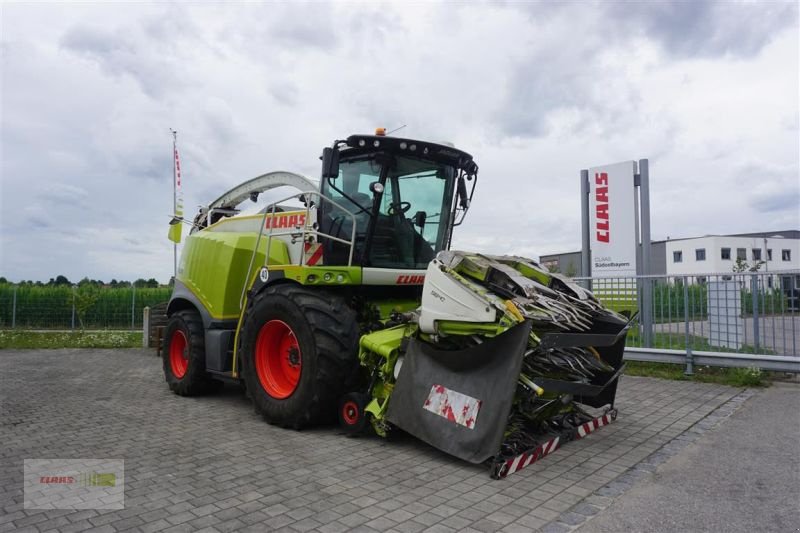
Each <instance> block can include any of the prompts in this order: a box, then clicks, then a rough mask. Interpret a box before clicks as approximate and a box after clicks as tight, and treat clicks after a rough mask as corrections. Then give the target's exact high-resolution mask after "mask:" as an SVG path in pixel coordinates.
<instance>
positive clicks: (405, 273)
mask: <svg viewBox="0 0 800 533" xmlns="http://www.w3.org/2000/svg"><path fill="white" fill-rule="evenodd" d="M361 282H362V283H363V284H364V285H422V284H423V283H424V282H425V272H423V271H422V270H416V269H410V268H373V267H364V268H363V269H361Z"/></svg>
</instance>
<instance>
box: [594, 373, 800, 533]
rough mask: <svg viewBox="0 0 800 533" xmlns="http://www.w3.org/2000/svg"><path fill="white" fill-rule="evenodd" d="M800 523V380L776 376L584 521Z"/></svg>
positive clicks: (624, 526) (668, 525) (644, 526)
mask: <svg viewBox="0 0 800 533" xmlns="http://www.w3.org/2000/svg"><path fill="white" fill-rule="evenodd" d="M619 531H641V532H645V531H658V532H670V531H676V532H677V531H680V532H684V531H715V532H716V531H725V532H736V531H742V532H754V531H775V532H779V531H786V532H792V531H800V386H798V385H796V384H783V383H778V384H775V385H774V386H773V387H771V388H769V389H767V390H765V391H764V392H763V393H761V394H759V395H756V396H755V397H753V398H751V399H750V400H749V401H747V402H746V403H745V404H744V405H743V406H742V407H741V408H740V409H738V410H737V411H736V412H734V413H733V414H732V415H731V416H730V418H728V419H727V420H725V421H724V422H722V423H720V424H719V425H718V426H717V427H716V428H714V429H713V430H711V431H709V432H707V433H706V434H705V435H703V436H702V437H701V438H699V439H698V440H697V441H695V442H694V443H692V444H691V445H689V446H687V448H686V449H685V450H683V451H682V452H681V453H679V454H677V455H675V456H674V457H672V458H671V459H670V460H669V461H667V462H666V463H664V464H663V465H661V466H660V467H659V468H658V469H657V470H656V472H655V473H654V474H653V475H652V476H650V477H649V478H648V479H646V480H644V481H642V482H639V483H637V484H635V485H634V486H633V487H632V488H631V489H630V490H628V491H627V492H626V493H625V494H623V495H622V496H621V497H619V498H618V499H617V500H616V501H615V502H614V503H613V504H612V505H611V506H610V507H608V508H607V509H605V510H604V511H602V512H601V513H599V514H598V516H597V517H596V518H594V519H592V520H591V521H589V522H586V523H585V525H584V526H583V527H581V528H580V532H581V533H595V532H619Z"/></svg>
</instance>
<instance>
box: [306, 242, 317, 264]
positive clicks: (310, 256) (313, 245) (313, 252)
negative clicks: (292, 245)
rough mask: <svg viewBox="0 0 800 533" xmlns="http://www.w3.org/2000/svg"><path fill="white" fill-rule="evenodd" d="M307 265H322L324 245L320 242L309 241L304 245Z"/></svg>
mask: <svg viewBox="0 0 800 533" xmlns="http://www.w3.org/2000/svg"><path fill="white" fill-rule="evenodd" d="M303 252H304V254H305V261H306V265H308V266H315V265H317V266H319V265H322V245H321V244H320V243H318V242H307V243H305V246H304V247H303Z"/></svg>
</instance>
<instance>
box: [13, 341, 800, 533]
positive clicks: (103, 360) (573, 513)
mask: <svg viewBox="0 0 800 533" xmlns="http://www.w3.org/2000/svg"><path fill="white" fill-rule="evenodd" d="M748 395H749V393H748V392H747V391H743V390H741V389H735V388H731V387H725V386H721V385H712V384H702V383H691V382H676V381H666V380H658V379H649V378H636V377H627V376H624V377H623V378H622V381H621V383H620V388H619V392H618V395H617V407H618V409H619V417H618V419H617V420H616V421H615V422H614V423H612V424H610V425H608V426H606V427H602V428H600V429H598V430H597V432H595V433H592V434H590V435H588V436H587V437H586V438H583V439H581V440H578V441H573V442H568V443H566V444H564V445H563V446H562V447H560V448H559V449H558V450H556V451H555V452H554V453H551V454H549V455H547V456H546V457H544V458H543V459H542V460H540V461H538V462H535V463H533V464H531V465H530V466H529V467H527V468H525V469H524V470H521V471H519V472H517V473H515V474H513V475H511V476H509V477H508V478H506V479H504V480H492V479H491V478H490V477H489V473H488V470H487V468H486V467H484V466H481V465H471V464H468V463H465V462H463V461H459V460H456V459H454V458H452V457H450V456H447V455H445V454H443V453H441V452H439V451H437V450H435V449H433V448H431V447H430V446H427V445H425V444H424V443H421V442H419V441H417V440H415V439H412V438H407V439H404V440H400V441H398V442H393V441H386V440H382V439H379V438H361V439H353V438H347V437H345V436H344V435H342V434H341V431H340V430H339V429H338V428H336V427H322V428H315V429H312V430H307V431H302V432H298V431H291V430H284V429H281V428H278V427H275V426H271V425H269V424H266V423H265V422H264V421H263V420H262V419H261V418H260V417H259V416H257V415H256V414H255V413H254V412H253V409H252V406H251V405H250V402H249V400H247V399H246V398H245V397H244V395H243V394H242V393H241V390H240V389H238V388H237V387H228V386H226V387H225V389H223V390H222V391H221V392H220V393H219V394H216V395H211V396H205V397H197V398H182V397H178V396H176V395H174V394H172V393H171V392H169V390H168V388H167V386H166V384H165V383H164V378H163V374H162V370H161V361H160V360H159V359H157V358H156V357H154V356H153V352H151V351H148V350H143V349H133V350H0V532H3V531H31V532H43V531H60V532H64V533H66V532H69V531H84V530H94V531H108V532H116V531H141V532H146V531H169V532H177V531H209V532H214V531H240V530H242V531H287V532H297V531H319V532H337V531H363V532H367V533H369V532H374V531H398V532H401V531H411V532H414V531H430V532H449V531H466V532H474V531H480V532H491V531H507V532H514V531H537V530H539V531H542V532H543V533H556V532H564V531H569V530H570V529H574V528H575V527H577V526H578V525H580V524H582V523H584V522H585V521H586V520H588V519H589V518H590V517H591V516H593V515H597V514H599V513H601V512H602V510H603V509H604V508H605V507H608V506H609V505H612V504H613V503H614V499H615V498H617V497H619V496H620V495H623V494H624V493H625V491H627V490H630V489H631V487H633V486H634V485H635V484H636V483H637V482H638V483H641V482H642V477H643V476H644V477H645V478H646V476H649V475H650V473H651V471H652V470H654V469H655V468H656V467H655V465H656V464H657V463H658V462H659V461H665V460H667V459H668V458H669V457H670V454H673V453H680V450H681V447H680V446H679V445H680V444H681V443H684V442H686V439H687V438H689V437H690V436H691V435H696V434H698V433H697V432H696V431H697V430H700V429H704V428H705V429H708V428H711V427H713V426H714V425H715V424H718V423H719V424H722V423H723V422H721V420H723V419H724V416H727V415H726V413H731V412H734V411H735V410H736V409H738V408H740V406H741V405H744V404H746V403H747V402H748V401H750V400H748V399H747V397H748ZM766 410H769V409H768V408H767V409H766ZM721 413H722V414H721ZM796 414H797V410H796V409H795V410H793V411H791V412H787V413H785V414H784V416H783V417H782V420H780V421H779V422H780V423H782V424H786V423H787V419H788V418H790V417H792V416H796ZM755 418H758V417H757V416H756V417H755ZM776 423H777V421H776ZM742 430H743V431H745V432H749V431H750V429H749V428H748V427H746V425H745V427H744V428H743V429H742ZM784 435H787V434H785V433H784ZM768 436H769V433H765V432H763V431H761V432H759V433H757V434H755V435H753V441H754V449H752V450H747V451H746V452H745V453H744V454H738V453H737V452H736V450H733V449H731V448H730V447H729V446H723V447H722V448H720V449H718V450H716V453H718V454H725V455H730V456H731V461H732V463H733V464H734V465H735V464H737V461H736V460H734V459H733V457H739V458H740V459H741V460H742V461H745V462H746V461H759V462H760V461H761V459H760V458H759V457H765V455H764V453H765V451H766V450H771V449H773V448H772V446H773V443H774V442H776V441H775V439H774V438H772V439H771V438H768ZM789 436H791V435H789ZM759 441H760V442H761V444H760V446H757V447H756V446H755V444H756V443H758V442H759ZM785 449H786V446H785V445H784V446H783V448H782V450H785ZM781 453H784V452H783V451H781ZM58 458H62V459H93V458H95V459H122V460H124V509H120V510H93V509H88V510H80V511H75V510H42V509H39V508H31V506H28V508H26V507H25V505H24V491H23V481H24V476H23V461H24V459H58ZM767 462H769V461H767ZM759 464H760V463H759ZM753 468H754V469H756V470H758V467H756V466H753ZM714 472H715V474H714V475H715V476H716V477H713V476H709V479H712V480H713V479H719V480H726V482H725V484H726V485H731V486H733V485H732V482H731V481H730V480H727V478H725V477H724V476H723V475H722V473H720V472H717V471H714ZM768 474H769V475H768ZM774 474H775V473H773V472H772V471H771V470H770V471H764V476H763V477H761V478H759V479H762V480H764V481H765V482H769V481H770V480H771V479H772V478H773V476H774ZM784 475H785V474H784ZM736 477H737V476H734V478H736ZM776 479H786V478H785V477H783V478H781V477H777V478H776ZM709 482H710V483H712V481H709ZM720 484H721V482H720ZM735 486H737V487H744V486H745V485H742V484H739V485H735ZM786 491H787V494H788V495H789V496H791V495H792V493H791V491H790V490H789V489H786ZM770 494H771V493H770ZM701 496H702V495H701ZM781 501H783V500H781ZM697 502H698V503H696V505H698V506H700V505H701V504H700V503H699V502H702V499H698V500H697ZM771 509H772V508H771V507H769V508H768V507H763V506H762V507H761V508H760V509H759V510H758V513H756V518H753V520H752V523H757V524H773V522H770V520H773V518H771V515H772V510H771ZM644 523H645V522H642V524H644ZM647 523H649V522H647ZM775 523H777V522H775ZM781 523H788V522H786V521H784V522H781ZM597 524H598V525H602V522H600V521H598V522H597ZM625 529H634V530H640V529H641V528H639V527H632V528H627V527H626V528H625ZM755 529H756V530H764V529H763V528H755ZM792 531H793V530H792Z"/></svg>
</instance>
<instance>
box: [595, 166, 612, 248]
mask: <svg viewBox="0 0 800 533" xmlns="http://www.w3.org/2000/svg"><path fill="white" fill-rule="evenodd" d="M594 183H595V190H594V199H595V215H596V218H597V222H596V225H597V241H598V242H611V228H610V227H609V220H608V174H607V173H605V172H598V173H596V174H595V175H594Z"/></svg>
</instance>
